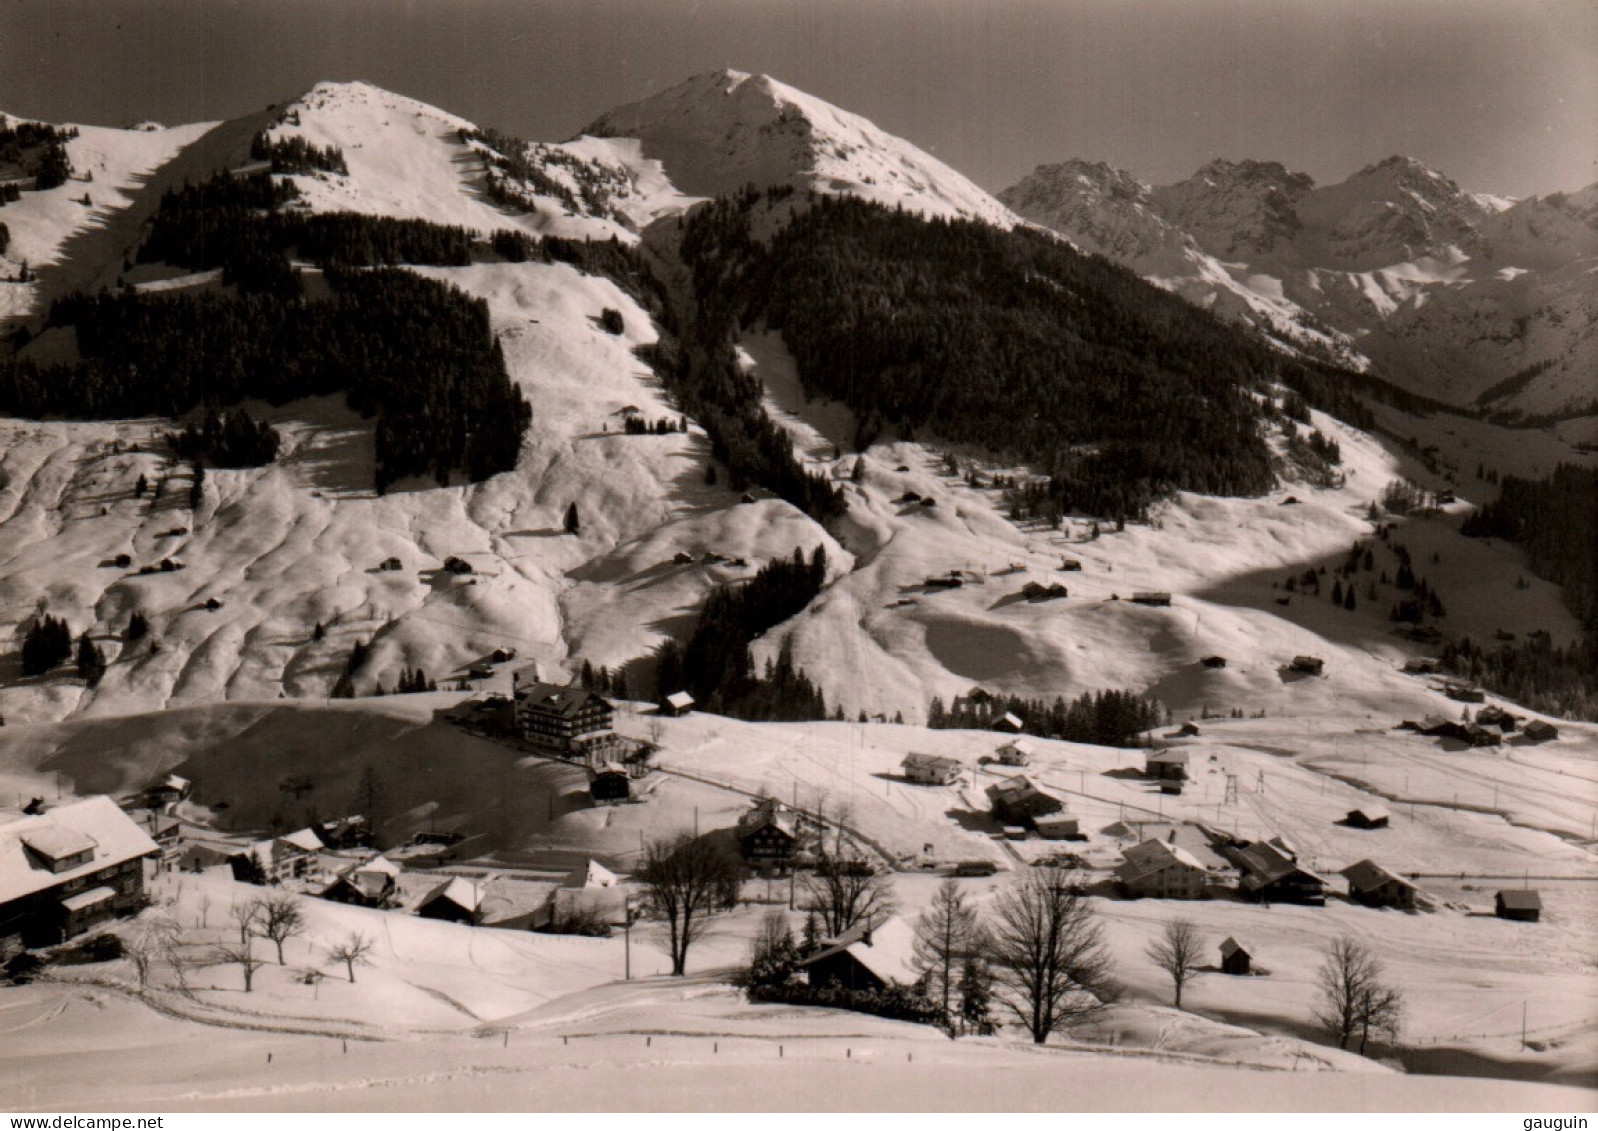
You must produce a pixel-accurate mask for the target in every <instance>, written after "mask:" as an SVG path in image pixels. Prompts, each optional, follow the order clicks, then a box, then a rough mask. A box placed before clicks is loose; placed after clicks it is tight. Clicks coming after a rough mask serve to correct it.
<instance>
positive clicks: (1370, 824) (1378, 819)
mask: <svg viewBox="0 0 1598 1131" xmlns="http://www.w3.org/2000/svg"><path fill="white" fill-rule="evenodd" d="M1391 820H1392V814H1391V813H1389V812H1388V811H1387V809H1386V808H1385V807H1384V806H1381V805H1361V806H1360V807H1359V808H1358V809H1350V810H1349V811H1348V816H1346V817H1344V818H1343V823H1344V824H1345V825H1347V826H1348V827H1349V828H1352V829H1385V828H1386V827H1387V826H1388V823H1389V822H1390V821H1391Z"/></svg>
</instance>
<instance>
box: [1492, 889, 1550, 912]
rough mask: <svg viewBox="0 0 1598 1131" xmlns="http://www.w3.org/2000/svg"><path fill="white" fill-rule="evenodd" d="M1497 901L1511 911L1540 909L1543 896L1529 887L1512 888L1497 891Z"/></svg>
mask: <svg viewBox="0 0 1598 1131" xmlns="http://www.w3.org/2000/svg"><path fill="white" fill-rule="evenodd" d="M1498 902H1500V903H1502V904H1503V905H1504V906H1505V907H1507V908H1509V909H1510V910H1512V911H1541V910H1542V908H1543V897H1542V896H1541V895H1539V894H1537V892H1535V891H1533V890H1532V889H1531V888H1514V889H1511V890H1509V891H1501V892H1499V893H1498Z"/></svg>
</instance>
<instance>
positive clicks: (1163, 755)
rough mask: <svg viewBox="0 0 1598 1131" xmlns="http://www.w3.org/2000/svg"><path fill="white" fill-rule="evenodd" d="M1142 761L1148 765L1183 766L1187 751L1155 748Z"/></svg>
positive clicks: (1186, 761) (1185, 762)
mask: <svg viewBox="0 0 1598 1131" xmlns="http://www.w3.org/2000/svg"><path fill="white" fill-rule="evenodd" d="M1143 762H1144V764H1145V765H1149V766H1185V765H1187V763H1188V753H1187V751H1186V750H1156V751H1153V752H1152V753H1150V754H1148V755H1147V756H1145V757H1144V759H1143Z"/></svg>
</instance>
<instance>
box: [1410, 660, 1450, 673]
mask: <svg viewBox="0 0 1598 1131" xmlns="http://www.w3.org/2000/svg"><path fill="white" fill-rule="evenodd" d="M1442 669H1443V665H1442V661H1440V660H1435V659H1432V658H1431V657H1429V656H1412V657H1410V658H1409V659H1407V660H1405V661H1404V674H1405V675H1436V674H1437V673H1438V672H1440V671H1442Z"/></svg>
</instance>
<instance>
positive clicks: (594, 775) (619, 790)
mask: <svg viewBox="0 0 1598 1131" xmlns="http://www.w3.org/2000/svg"><path fill="white" fill-rule="evenodd" d="M632 792H633V779H632V776H631V775H630V774H628V772H627V767H626V766H624V765H622V764H621V763H619V762H601V763H600V764H599V765H597V766H595V767H594V768H593V769H592V770H590V771H589V772H588V795H589V796H590V797H592V798H593V799H594V800H595V801H599V802H607V801H626V800H627V799H628V798H629V797H631V796H632Z"/></svg>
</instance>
